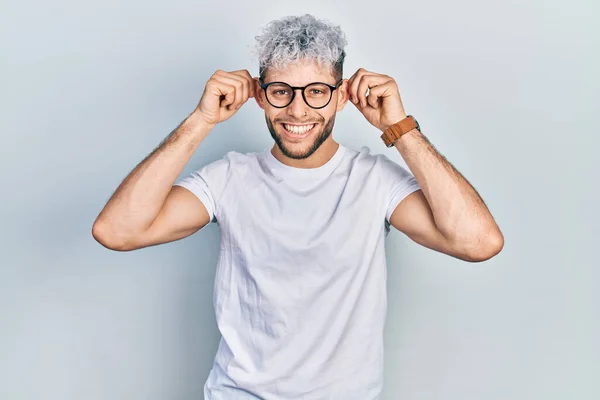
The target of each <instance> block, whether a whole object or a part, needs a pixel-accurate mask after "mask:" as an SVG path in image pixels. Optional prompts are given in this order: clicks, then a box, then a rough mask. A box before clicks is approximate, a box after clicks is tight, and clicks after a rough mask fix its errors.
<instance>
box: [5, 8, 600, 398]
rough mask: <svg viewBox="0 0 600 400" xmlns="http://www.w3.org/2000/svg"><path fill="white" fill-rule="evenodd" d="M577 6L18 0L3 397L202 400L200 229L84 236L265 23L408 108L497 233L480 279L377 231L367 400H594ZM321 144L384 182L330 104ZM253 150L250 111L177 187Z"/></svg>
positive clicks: (356, 127)
mask: <svg viewBox="0 0 600 400" xmlns="http://www.w3.org/2000/svg"><path fill="white" fill-rule="evenodd" d="M599 8H600V7H599V6H598V3H594V2H593V1H591V0H590V1H588V2H587V3H586V2H583V1H571V2H568V3H564V2H558V1H541V0H536V1H525V2H523V1H516V0H509V1H503V2H491V1H475V0H459V1H454V2H445V1H441V0H437V1H433V0H430V1H418V2H414V1H413V2H403V1H374V0H371V1H368V2H362V1H361V2H359V1H355V2H350V1H337V2H325V1H304V2H266V1H248V2H244V1H229V2H216V1H214V2H207V1H186V0H172V1H169V2H166V1H162V2H158V1H140V0H118V1H117V0H105V1H95V2H82V1H74V0H58V1H55V2H48V1H47V2H42V1H40V0H30V1H21V2H16V1H14V2H10V3H9V2H8V1H7V2H2V5H1V9H0V40H1V50H2V55H1V62H0V113H1V114H0V115H1V118H0V132H1V134H2V141H1V142H0V149H1V150H0V151H1V153H0V155H1V157H0V184H1V186H0V187H1V190H2V196H1V197H0V202H1V203H0V204H1V207H0V226H1V229H0V243H1V244H0V246H1V251H0V398H1V399H6V400H13V399H14V400H34V399H45V400H107V399H111V400H164V399H169V400H201V399H202V388H203V385H204V381H205V379H206V377H207V375H208V372H209V370H210V368H211V366H212V362H213V357H214V355H215V352H216V348H217V343H218V340H219V333H218V331H217V328H216V323H215V319H214V312H213V308H212V307H213V306H212V288H213V282H214V271H215V264H216V261H217V256H218V246H219V240H220V237H219V229H218V226H217V225H215V224H212V225H210V226H209V227H207V228H205V229H204V230H202V231H201V232H198V233H197V234H195V235H192V236H191V237H189V238H186V239H184V240H181V241H178V242H175V243H171V244H167V245H162V246H156V247H152V248H147V249H143V250H138V251H133V252H127V253H119V252H114V251H110V250H107V249H105V248H103V247H102V246H101V245H99V244H98V243H96V242H95V241H94V239H93V238H92V235H91V227H92V223H93V221H94V219H95V217H96V216H97V214H98V213H99V212H100V210H101V208H102V207H103V206H104V204H105V202H106V201H107V200H108V198H109V197H110V195H111V194H112V192H113V191H114V190H115V189H116V187H117V186H118V184H119V183H120V182H121V180H122V179H123V178H124V177H125V176H126V175H127V174H128V173H129V172H130V171H131V169H133V167H135V165H136V164H137V163H138V162H140V161H141V160H142V159H143V158H144V157H145V156H146V155H147V154H148V153H150V152H151V151H152V150H153V149H154V148H155V147H156V146H157V145H158V144H159V143H160V142H161V141H162V140H163V139H164V138H165V137H166V135H168V133H169V132H170V131H171V130H172V129H173V128H174V127H176V126H177V125H178V124H179V123H180V122H181V121H182V120H183V119H184V118H185V117H187V116H188V115H189V113H190V112H191V111H192V110H193V109H194V107H195V106H196V104H197V102H198V101H199V99H200V97H201V95H202V92H203V90H204V85H205V83H206V81H207V80H208V78H209V77H210V75H211V74H212V73H213V72H214V71H215V70H217V69H223V70H228V71H231V70H237V69H248V70H249V71H250V72H251V73H252V75H253V76H256V74H257V72H258V67H257V62H256V59H254V58H253V57H252V55H251V53H250V51H251V48H252V46H253V45H254V36H255V35H256V34H258V32H259V29H260V27H262V26H263V25H264V24H266V23H267V22H268V21H270V20H272V19H277V18H280V17H283V16H287V15H298V14H303V13H311V14H313V15H315V16H317V17H318V18H325V19H328V20H330V21H332V22H334V23H336V24H339V25H340V26H341V27H342V29H343V30H344V31H345V32H346V34H347V37H348V42H349V44H348V46H347V48H346V50H347V53H348V57H347V61H346V65H345V74H344V75H345V77H346V78H348V77H350V76H351V75H352V74H353V73H354V72H355V71H356V69H358V68H359V67H363V68H365V69H367V70H370V71H374V72H379V73H385V74H388V75H391V76H393V77H394V78H395V79H396V81H397V83H398V86H399V88H400V94H401V96H402V100H403V103H404V107H405V110H406V111H407V113H408V114H412V115H414V116H415V117H416V118H417V119H418V121H419V123H420V124H421V127H422V130H423V133H424V134H425V135H426V136H427V137H428V138H429V139H430V140H431V141H432V143H433V144H434V145H435V146H436V148H437V149H438V150H439V151H440V152H441V153H442V154H443V155H444V156H445V157H446V158H447V159H448V160H449V161H450V162H452V163H453V164H454V165H455V167H456V168H457V169H458V170H459V171H460V172H461V173H462V174H463V175H464V176H465V177H466V178H467V179H468V180H469V181H470V182H471V183H472V184H473V185H474V187H475V188H476V189H477V190H478V191H479V193H480V194H481V195H482V197H483V198H484V200H485V201H486V203H487V204H488V206H489V208H490V210H491V212H492V214H493V215H494V217H495V218H496V220H497V222H498V224H499V226H500V227H501V229H502V231H503V233H504V236H505V247H504V250H503V251H502V252H501V253H500V254H499V255H498V256H497V257H495V258H493V259H491V260H489V261H487V262H484V263H479V264H471V263H467V262H463V261H460V260H457V259H454V258H451V257H449V256H446V255H443V254H441V253H436V252H433V251H431V250H428V249H426V248H424V247H421V246H419V245H417V244H416V243H414V242H412V241H411V240H410V239H408V238H407V237H406V236H404V235H403V234H401V233H399V232H398V231H395V230H393V231H392V233H391V234H390V236H389V237H388V239H387V241H386V247H387V252H388V285H387V290H388V298H389V309H388V320H387V325H386V331H385V344H386V353H385V357H386V359H385V368H386V369H385V390H384V394H383V396H382V398H383V399H386V400H394V399H401V400H449V399H450V400H454V399H456V400H505V399H510V400H534V399H539V400H542V399H543V400H558V399H568V400H572V399H577V400H594V399H598V398H600V380H598V377H599V374H600V348H599V339H600V320H599V319H600V293H599V291H598V285H599V283H600V268H599V267H600V261H598V251H597V249H598V240H599V239H600V235H599V233H598V232H599V231H598V226H600V212H599V211H598V206H599V204H600V190H599V188H598V184H599V183H600V179H599V178H598V173H599V172H600V165H599V164H600V163H599V162H598V156H597V152H598V147H599V145H600V140H599V139H598V137H599V130H598V122H599V118H598V113H599V112H600V101H599V100H598V93H600V79H599V78H598V71H600V55H599V54H600V51H599V50H600V28H598V24H597V20H596V18H597V15H598V14H599V11H600V9H599ZM333 134H334V137H335V138H336V139H337V140H338V141H340V142H341V143H343V144H345V145H346V146H349V147H352V148H355V149H359V148H360V147H362V146H368V147H369V148H371V150H372V152H373V153H384V154H386V155H388V156H389V157H391V158H392V159H393V160H395V161H397V162H398V163H400V164H401V165H405V164H404V163H403V160H402V157H401V156H400V155H399V153H398V152H397V151H396V149H395V148H391V149H387V148H385V147H384V146H383V143H382V142H381V140H380V138H379V134H380V133H379V131H377V130H376V129H375V128H373V127H372V126H371V125H369V123H368V122H367V121H366V120H365V119H364V118H363V117H362V115H361V114H360V113H359V112H358V111H357V110H356V109H355V108H354V106H353V105H352V104H351V103H348V105H347V107H346V109H345V110H343V111H342V112H341V113H340V114H338V117H337V122H336V125H335V128H334V133H333ZM272 144H273V141H272V139H271V137H270V135H269V133H268V130H267V128H266V125H265V121H264V114H263V113H262V111H261V110H260V109H259V108H258V106H257V105H256V103H255V102H254V101H253V100H251V101H250V102H248V103H247V104H246V105H244V106H243V107H242V109H240V111H239V112H238V113H237V114H236V115H235V116H234V117H233V118H232V119H230V120H229V121H226V122H225V123H223V124H221V125H218V126H217V127H216V128H215V129H214V130H213V131H212V132H211V133H210V135H209V136H208V138H207V139H206V140H205V141H204V142H203V143H202V144H201V145H200V147H199V148H198V150H197V151H196V153H195V155H194V157H193V158H192V160H191V161H190V163H189V164H188V165H187V166H186V168H185V170H184V171H183V174H187V173H189V172H190V171H192V170H194V169H196V168H199V167H200V166H202V165H205V164H207V163H209V162H212V161H214V160H217V159H219V158H221V157H222V156H223V155H224V154H225V153H226V152H227V151H231V150H235V151H239V152H251V151H262V150H264V149H266V148H269V147H271V146H272Z"/></svg>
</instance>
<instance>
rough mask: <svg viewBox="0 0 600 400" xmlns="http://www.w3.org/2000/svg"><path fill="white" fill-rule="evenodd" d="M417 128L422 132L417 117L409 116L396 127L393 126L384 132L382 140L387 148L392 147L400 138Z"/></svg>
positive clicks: (395, 125)
mask: <svg viewBox="0 0 600 400" xmlns="http://www.w3.org/2000/svg"><path fill="white" fill-rule="evenodd" d="M415 128H417V130H418V131H419V132H421V127H420V126H419V123H418V122H417V120H416V119H415V117H413V116H412V115H408V116H407V117H406V118H404V119H403V120H401V121H400V122H396V123H395V124H394V125H391V126H390V127H389V128H387V129H386V130H385V131H384V132H383V135H381V139H382V140H383V143H385V145H386V146H387V147H392V146H393V145H394V142H395V141H396V140H398V139H399V138H400V136H402V135H404V134H405V133H406V132H409V131H412V130H413V129H415Z"/></svg>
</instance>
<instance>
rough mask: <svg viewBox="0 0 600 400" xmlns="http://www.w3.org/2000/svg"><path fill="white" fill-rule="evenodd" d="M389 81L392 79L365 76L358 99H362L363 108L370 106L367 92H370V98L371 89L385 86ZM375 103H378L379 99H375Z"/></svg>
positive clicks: (361, 82) (359, 89) (379, 76)
mask: <svg viewBox="0 0 600 400" xmlns="http://www.w3.org/2000/svg"><path fill="white" fill-rule="evenodd" d="M389 81H390V78H389V77H387V76H385V75H378V74H369V75H363V77H362V79H361V80H360V83H359V86H358V97H359V99H360V102H361V105H362V107H366V106H367V104H369V103H368V99H367V91H368V92H369V96H370V95H371V89H373V88H375V87H376V86H381V85H385V84H386V83H387V82H389ZM375 102H377V98H375Z"/></svg>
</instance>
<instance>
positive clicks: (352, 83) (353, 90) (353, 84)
mask: <svg viewBox="0 0 600 400" xmlns="http://www.w3.org/2000/svg"><path fill="white" fill-rule="evenodd" d="M366 72H367V71H366V70H365V69H363V68H359V69H358V70H357V71H356V72H355V73H354V75H352V77H351V78H350V79H349V82H348V83H349V88H350V98H351V99H352V102H353V103H355V104H356V103H358V96H357V93H358V84H359V83H360V79H361V77H362V75H364V74H365V73H366Z"/></svg>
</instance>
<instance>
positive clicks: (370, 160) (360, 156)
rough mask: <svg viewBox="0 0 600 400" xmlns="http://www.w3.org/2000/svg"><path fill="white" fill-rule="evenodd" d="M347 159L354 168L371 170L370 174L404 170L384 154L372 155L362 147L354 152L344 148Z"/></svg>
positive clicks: (365, 147)
mask: <svg viewBox="0 0 600 400" xmlns="http://www.w3.org/2000/svg"><path fill="white" fill-rule="evenodd" d="M346 154H347V157H348V158H349V159H350V160H351V162H352V164H354V165H355V166H361V167H369V168H370V169H372V171H371V172H381V171H383V172H384V173H385V172H394V170H396V171H398V169H402V170H404V168H403V167H402V166H401V165H400V164H398V163H397V162H395V161H394V160H393V159H392V158H391V157H389V156H387V155H386V154H380V153H373V152H372V151H371V148H370V147H369V146H362V147H361V148H360V149H358V150H355V149H351V148H349V147H346Z"/></svg>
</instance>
